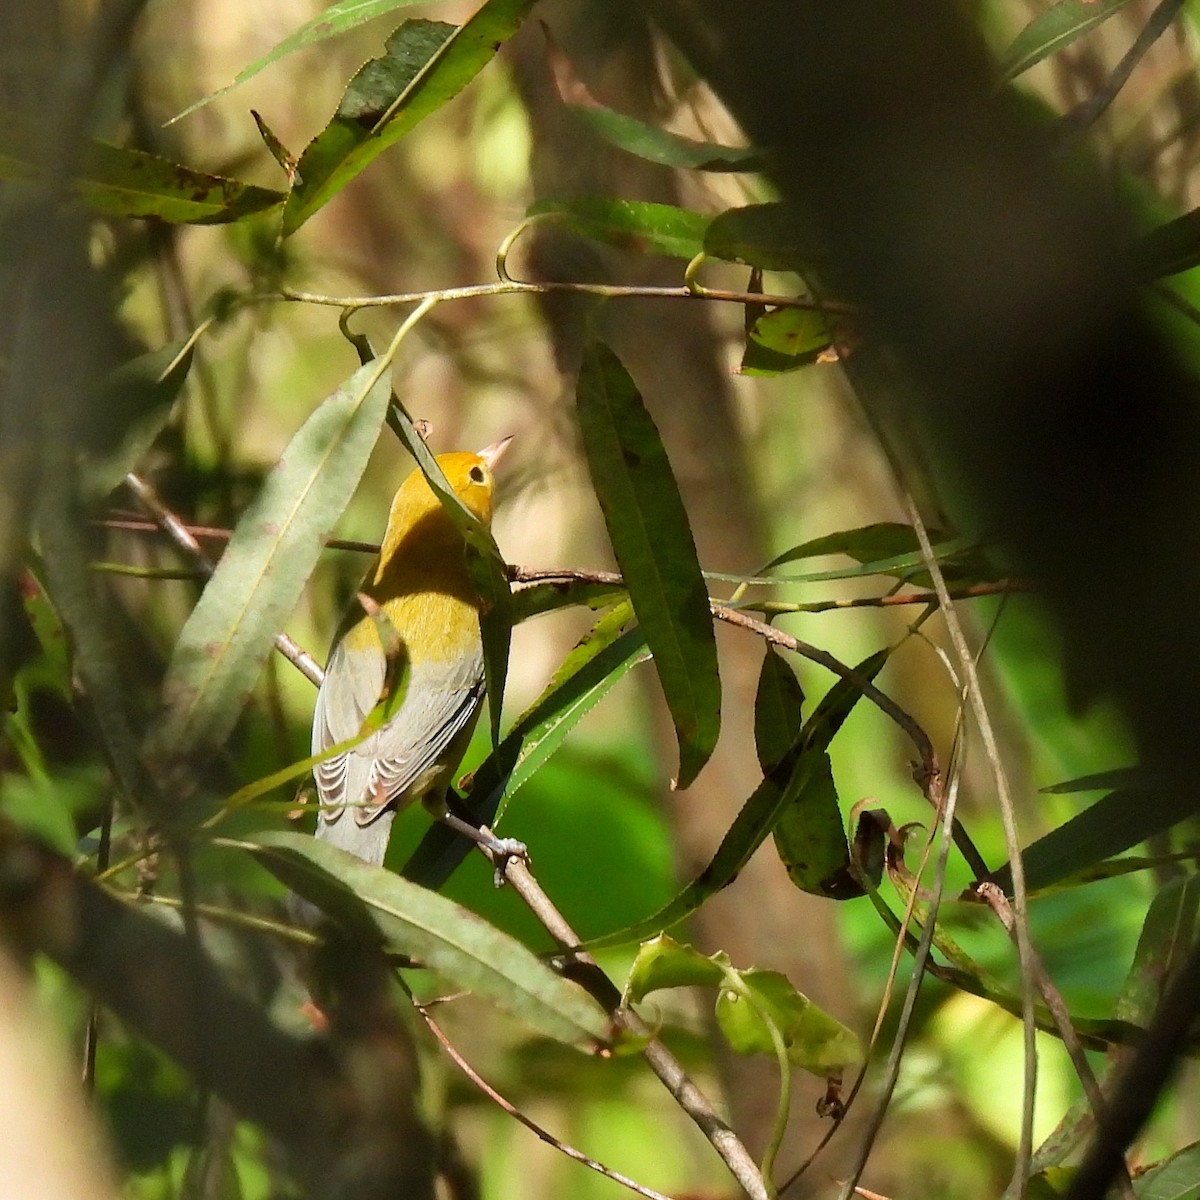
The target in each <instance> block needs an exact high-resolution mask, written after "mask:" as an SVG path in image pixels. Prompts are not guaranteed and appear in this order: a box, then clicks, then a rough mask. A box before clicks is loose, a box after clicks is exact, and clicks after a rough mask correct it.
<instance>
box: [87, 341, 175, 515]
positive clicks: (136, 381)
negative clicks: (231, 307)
mask: <svg viewBox="0 0 1200 1200" xmlns="http://www.w3.org/2000/svg"><path fill="white" fill-rule="evenodd" d="M191 365H192V346H191V345H190V344H188V343H186V342H174V343H172V344H171V345H169V346H163V347H162V349H160V350H152V351H150V352H149V353H148V354H142V355H140V356H139V357H137V358H135V359H133V360H132V361H131V362H127V363H124V364H123V365H122V366H120V367H118V368H117V369H116V370H115V371H114V372H113V373H112V374H111V375H110V376H109V377H108V378H107V379H105V380H103V381H102V382H101V384H100V386H99V387H98V388H97V389H96V394H95V396H94V397H93V399H92V403H93V405H94V406H95V407H96V409H97V410H98V411H99V412H102V413H103V414H104V419H105V422H106V424H108V425H109V429H108V431H107V432H108V433H109V434H110V436H109V437H108V438H107V439H106V444H105V445H104V446H103V447H96V448H95V450H94V451H93V453H92V454H91V455H90V456H89V458H88V459H87V460H85V462H84V465H83V489H84V493H85V494H86V495H89V496H93V497H96V498H99V497H102V496H107V495H108V494H109V492H111V491H112V490H113V489H114V488H116V487H117V486H118V484H120V482H121V480H123V479H124V478H125V476H126V475H127V474H128V473H129V472H130V471H132V470H133V469H134V468H135V467H136V466H137V465H138V463H139V462H140V461H141V459H142V458H143V456H144V455H145V453H146V451H147V450H149V449H150V446H151V445H152V444H153V442H154V439H155V438H156V437H158V435H159V434H160V433H161V432H162V429H163V426H164V425H166V423H167V419H168V417H170V415H171V409H172V408H173V407H174V405H175V401H176V400H177V399H178V398H179V393H180V391H181V389H182V388H183V383H184V380H185V379H186V378H187V374H188V370H189V369H190V368H191Z"/></svg>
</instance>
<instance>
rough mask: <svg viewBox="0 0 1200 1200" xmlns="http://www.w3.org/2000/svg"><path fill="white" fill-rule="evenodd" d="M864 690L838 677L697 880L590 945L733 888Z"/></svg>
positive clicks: (873, 669) (870, 673) (630, 934)
mask: <svg viewBox="0 0 1200 1200" xmlns="http://www.w3.org/2000/svg"><path fill="white" fill-rule="evenodd" d="M889 653H890V651H889V650H887V649H884V650H879V651H877V652H876V653H875V654H872V655H871V656H870V658H867V659H865V660H864V661H863V662H861V663H860V664H859V665H858V667H856V668H855V670H856V672H857V674H858V675H860V676H861V677H862V678H863V679H865V680H873V679H874V678H875V676H876V675H877V674H878V673H879V672H880V670H881V669H882V668H883V664H884V663H885V662H886V661H887V656H888V654H889ZM860 694H861V693H860V692H859V691H858V689H857V688H855V687H854V686H853V685H852V684H850V683H849V682H848V681H846V680H844V679H839V680H838V681H837V683H835V684H834V685H833V687H831V688H830V689H829V691H828V692H827V693H826V694H825V695H824V696H823V697H822V699H821V702H820V704H818V705H817V707H816V710H815V711H814V712H813V714H812V716H811V717H809V719H808V721H806V722H805V725H804V728H803V730H802V731H801V733H800V736H799V738H797V739H796V743H795V745H794V746H793V748H792V750H791V751H790V752H789V753H788V754H786V755H785V756H784V758H783V759H782V760H781V762H780V763H779V765H778V766H777V767H775V768H774V769H773V770H772V771H770V772H769V773H768V774H767V776H766V778H764V779H763V781H762V783H761V784H759V786H758V787H757V788H755V790H754V792H753V794H752V795H751V796H750V798H749V799H748V800H747V801H746V802H745V804H743V805H742V808H741V811H740V812H739V813H738V815H737V817H736V818H735V819H734V822H733V824H732V825H731V826H730V827H729V831H728V832H727V833H726V834H725V836H724V838H722V839H721V844H720V846H719V847H718V848H717V851H716V853H715V854H714V855H713V857H712V859H711V861H710V862H709V864H708V866H707V867H705V868H704V870H703V871H702V872H701V873H700V874H699V875H698V876H697V877H696V879H695V880H693V881H692V882H691V883H690V884H688V885H687V887H685V888H684V889H683V890H682V891H681V892H679V894H678V895H676V896H675V897H674V898H673V899H672V900H671V901H670V902H669V903H668V904H665V905H664V906H663V907H662V908H660V909H659V910H658V911H657V912H655V913H652V914H651V915H650V916H649V917H646V918H645V919H644V920H642V921H638V922H637V923H636V924H634V925H631V926H628V927H627V928H625V929H618V930H616V931H615V932H614V933H610V934H605V935H604V936H603V937H600V938H594V939H592V940H591V941H589V942H588V946H589V947H590V948H595V949H599V948H601V947H604V946H623V945H627V944H629V943H630V942H640V941H642V940H644V939H645V938H647V937H651V936H652V935H653V934H655V933H657V932H658V931H659V930H662V929H668V928H670V927H671V926H672V925H675V924H677V923H678V922H679V921H682V920H683V918H684V917H686V916H688V914H689V913H692V912H695V910H696V909H698V908H699V907H700V905H701V904H703V903H704V901H705V900H707V899H708V898H709V897H710V896H712V895H714V894H715V893H716V892H719V891H720V890H721V889H722V888H724V887H728V886H729V884H731V883H732V882H733V881H734V880H735V879H736V878H737V876H738V874H739V873H740V871H741V870H742V868H743V867H744V866H745V865H746V863H748V862H749V861H750V858H751V856H752V855H753V854H754V852H755V851H756V850H757V849H758V848H759V846H761V845H762V843H763V842H764V841H765V840H766V838H767V835H768V834H769V833H770V832H771V830H772V829H773V828H774V827H775V824H776V822H777V821H778V820H779V815H780V813H782V812H784V811H785V810H786V809H787V807H788V805H789V804H791V803H792V802H793V801H794V800H795V798H796V797H797V796H798V795H800V793H801V792H802V791H803V789H804V788H805V787H806V786H807V784H808V781H809V779H810V778H811V777H812V775H813V773H814V772H815V771H817V770H819V768H820V763H819V759H818V753H817V752H820V751H824V750H827V749H828V748H829V743H830V742H831V741H832V740H833V737H834V735H835V734H836V733H837V731H838V730H839V729H840V728H841V727H842V724H843V723H844V722H845V720H846V718H847V717H848V716H849V715H850V712H851V710H852V709H853V708H854V705H855V704H856V703H857V701H858V698H859V696H860Z"/></svg>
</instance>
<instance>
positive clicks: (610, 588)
mask: <svg viewBox="0 0 1200 1200" xmlns="http://www.w3.org/2000/svg"><path fill="white" fill-rule="evenodd" d="M627 594H628V593H627V592H626V591H625V586H624V584H620V583H591V582H588V581H587V580H584V579H555V580H543V581H541V582H538V583H532V584H525V585H523V586H520V587H515V588H513V593H512V598H513V624H514V625H520V623H521V622H522V621H528V620H529V619H530V618H531V617H540V616H542V615H543V614H544V613H548V612H555V611H557V610H558V609H560V608H569V607H571V606H572V605H582V606H584V607H586V608H590V609H593V610H598V609H601V608H607V607H608V606H609V605H610V604H616V603H618V602H619V601H621V600H623V599H625V597H626V596H627Z"/></svg>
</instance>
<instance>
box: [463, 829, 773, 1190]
mask: <svg viewBox="0 0 1200 1200" xmlns="http://www.w3.org/2000/svg"><path fill="white" fill-rule="evenodd" d="M480 849H481V851H482V852H483V853H484V854H485V855H487V857H488V858H489V859H490V860H491V861H492V863H493V866H498V867H500V869H501V870H502V871H503V874H504V879H505V880H506V882H507V883H509V884H510V885H511V886H512V888H513V890H514V891H515V892H516V893H517V895H518V896H520V898H521V899H522V900H523V901H524V902H525V904H526V906H527V907H528V908H529V910H530V912H532V913H533V915H534V916H535V917H537V919H538V920H539V921H540V922H541V924H542V926H543V928H544V929H545V930H546V931H547V932H548V933H549V934H550V936H551V937H552V938H554V940H555V941H556V942H557V943H558V944H559V946H560V947H561V948H562V949H563V950H564V951H565V952H566V954H567V956H568V960H567V964H566V967H565V973H567V974H569V975H570V977H571V978H572V979H575V980H576V982H577V983H579V984H580V985H581V986H582V987H584V988H586V989H587V990H588V992H589V993H590V994H591V995H592V996H593V997H595V999H596V1000H598V1001H599V1002H600V1003H601V1004H602V1005H603V1006H604V1008H605V1009H606V1010H607V1011H608V1013H609V1014H610V1015H611V1016H612V1018H613V1020H614V1021H616V1022H617V1024H618V1025H620V1026H621V1028H622V1029H624V1030H626V1031H627V1032H629V1033H630V1034H632V1035H633V1036H634V1037H635V1038H637V1039H639V1040H641V1039H646V1044H645V1046H644V1048H643V1050H642V1056H643V1057H644V1058H645V1060H646V1063H647V1065H648V1066H649V1067H650V1070H651V1071H653V1072H654V1074H655V1075H656V1076H657V1077H658V1079H659V1081H660V1082H661V1083H662V1084H663V1086H664V1087H666V1089H667V1091H668V1092H669V1093H670V1094H671V1096H672V1097H674V1099H675V1102H676V1103H677V1104H678V1105H679V1106H680V1108H682V1109H683V1111H684V1112H685V1113H686V1114H687V1115H688V1116H689V1117H690V1118H691V1119H692V1121H693V1122H695V1124H696V1126H697V1127H698V1128H699V1129H700V1131H701V1133H703V1134H704V1136H705V1137H706V1138H707V1139H708V1141H709V1142H710V1143H711V1144H712V1147H713V1149H715V1150H716V1152H717V1153H718V1154H719V1155H720V1156H721V1158H722V1160H723V1161H724V1163H725V1165H726V1166H727V1167H728V1168H729V1170H730V1172H731V1173H732V1174H733V1177H734V1178H735V1179H736V1180H737V1181H738V1183H739V1184H741V1186H742V1189H743V1190H744V1191H745V1193H746V1194H747V1196H749V1197H751V1200H769V1198H770V1191H769V1189H768V1187H767V1185H766V1183H765V1182H764V1180H763V1177H762V1175H761V1173H760V1172H759V1169H758V1166H757V1164H756V1163H755V1161H754V1159H753V1158H752V1157H751V1155H750V1152H749V1151H748V1150H747V1149H746V1147H745V1146H744V1145H743V1144H742V1142H741V1140H740V1139H739V1138H738V1136H737V1134H736V1133H734V1132H733V1130H732V1129H731V1128H730V1127H729V1125H728V1124H727V1123H726V1122H725V1121H724V1120H723V1119H722V1118H721V1116H720V1114H718V1113H717V1111H716V1109H715V1108H713V1106H712V1104H711V1102H710V1101H709V1099H708V1097H707V1096H705V1094H704V1093H703V1092H702V1091H701V1090H700V1089H699V1088H698V1087H697V1086H696V1085H695V1083H693V1082H692V1080H691V1079H690V1077H689V1076H688V1074H687V1072H686V1071H685V1070H684V1069H683V1065H682V1064H681V1063H680V1062H679V1060H678V1059H677V1058H676V1057H675V1056H674V1055H673V1054H672V1053H671V1051H670V1050H668V1049H667V1048H666V1046H664V1045H663V1043H662V1042H660V1041H659V1040H658V1039H657V1038H656V1037H654V1036H653V1035H652V1033H651V1031H650V1029H649V1028H648V1027H647V1026H646V1024H645V1023H644V1022H643V1021H642V1019H641V1018H640V1017H639V1016H638V1015H637V1013H635V1012H634V1011H633V1010H632V1009H631V1008H626V1007H625V1006H623V1005H622V1003H621V993H620V992H619V991H618V990H617V988H616V986H615V985H614V984H613V982H612V980H610V979H609V978H608V976H607V975H605V974H604V972H603V971H602V970H601V969H600V967H599V966H598V965H597V963H596V960H595V959H594V958H593V957H592V956H591V955H590V954H588V953H587V952H586V951H584V950H581V949H580V939H579V935H578V934H576V932H575V931H574V930H573V929H572V928H571V926H570V925H569V924H568V923H567V920H566V918H565V917H564V916H563V915H562V913H560V912H559V911H558V909H557V908H556V907H555V906H554V903H553V901H551V899H550V897H549V896H547V895H546V893H545V892H544V891H542V888H541V886H540V885H539V884H538V882H537V880H536V879H535V878H534V877H533V874H532V873H531V872H530V870H529V866H528V864H527V863H525V862H523V861H522V860H521V859H519V858H509V859H507V860H506V861H504V862H503V863H501V862H500V861H499V860H498V859H495V858H493V856H492V854H491V853H490V851H488V850H487V849H486V848H485V847H480Z"/></svg>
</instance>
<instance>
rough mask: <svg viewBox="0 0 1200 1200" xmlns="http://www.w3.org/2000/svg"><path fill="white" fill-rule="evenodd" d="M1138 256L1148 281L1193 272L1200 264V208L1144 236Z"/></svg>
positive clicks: (1141, 238)
mask: <svg viewBox="0 0 1200 1200" xmlns="http://www.w3.org/2000/svg"><path fill="white" fill-rule="evenodd" d="M1135 253H1136V255H1137V258H1138V262H1139V263H1140V265H1141V268H1142V274H1143V276H1144V278H1146V279H1162V278H1164V277H1165V276H1167V275H1178V274H1180V272H1182V271H1190V270H1191V269H1192V267H1194V266H1197V265H1198V264H1200V208H1193V209H1192V211H1191V212H1186V213H1184V214H1183V216H1181V217H1176V218H1175V219H1174V220H1173V221H1168V222H1167V223H1166V224H1165V225H1160V226H1159V227H1158V228H1157V229H1151V230H1150V232H1149V233H1145V234H1143V235H1142V236H1141V237H1140V238H1139V239H1138V242H1137V247H1136V250H1135Z"/></svg>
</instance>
